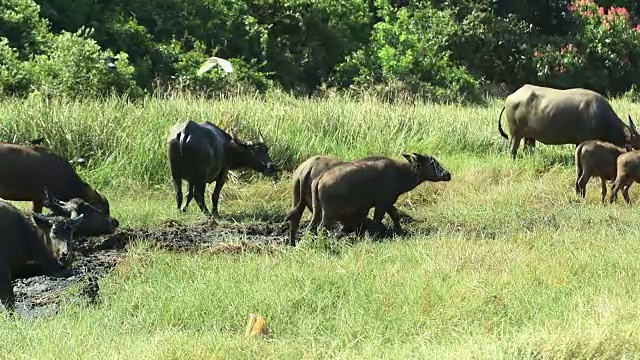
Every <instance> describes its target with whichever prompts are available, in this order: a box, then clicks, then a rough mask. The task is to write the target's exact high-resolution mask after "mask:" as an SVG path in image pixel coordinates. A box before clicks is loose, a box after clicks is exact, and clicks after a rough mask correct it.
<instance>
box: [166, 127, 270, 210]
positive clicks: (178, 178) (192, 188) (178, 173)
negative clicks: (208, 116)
mask: <svg viewBox="0 0 640 360" xmlns="http://www.w3.org/2000/svg"><path fill="white" fill-rule="evenodd" d="M167 157H168V159H169V168H170V170H171V177H172V179H173V185H174V188H175V193H176V204H177V207H178V209H180V210H181V211H183V212H184V211H186V209H187V206H189V202H191V199H192V198H194V197H195V200H196V203H197V204H198V206H199V207H200V210H202V212H203V213H205V214H211V215H217V213H218V199H219V198H220V190H222V186H223V185H224V183H225V182H226V180H227V174H228V172H229V170H234V169H240V168H249V169H253V170H255V171H258V172H260V173H262V174H264V175H267V176H268V175H275V173H276V171H277V169H276V166H275V164H274V163H273V161H272V160H271V158H270V157H269V147H268V146H267V144H265V142H264V139H263V138H262V135H260V139H259V140H258V141H257V142H251V141H244V140H241V139H239V138H238V137H237V136H236V135H235V132H234V131H233V130H231V134H227V133H226V132H225V131H224V130H222V129H220V128H219V127H218V126H216V125H214V124H212V123H210V122H208V121H205V122H202V123H196V122H194V121H191V120H187V121H185V122H182V123H179V124H176V125H174V126H173V127H172V128H171V129H170V132H169V136H168V137H167ZM182 180H186V181H187V182H188V186H189V187H188V192H187V199H186V202H185V204H184V207H182V208H180V206H181V204H182ZM214 181H215V182H216V186H215V188H214V189H213V193H212V195H211V202H212V204H211V213H209V211H208V209H207V205H206V204H205V200H204V192H205V188H206V184H210V183H212V182H214Z"/></svg>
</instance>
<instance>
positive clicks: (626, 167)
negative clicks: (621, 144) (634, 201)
mask: <svg viewBox="0 0 640 360" xmlns="http://www.w3.org/2000/svg"><path fill="white" fill-rule="evenodd" d="M634 182H640V150H632V151H629V152H626V153H624V154H622V155H620V156H619V157H618V159H617V160H616V179H615V181H614V182H613V186H612V189H611V197H610V198H609V202H611V203H613V202H615V201H616V200H617V199H618V191H620V190H622V196H623V197H624V200H625V201H626V202H627V204H631V198H629V188H630V187H631V185H633V183H634Z"/></svg>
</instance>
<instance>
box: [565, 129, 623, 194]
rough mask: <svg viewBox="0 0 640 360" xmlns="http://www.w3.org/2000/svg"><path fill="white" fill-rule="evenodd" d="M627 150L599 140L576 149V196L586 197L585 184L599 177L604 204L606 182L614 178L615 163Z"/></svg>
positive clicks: (582, 144) (583, 144) (580, 145)
mask: <svg viewBox="0 0 640 360" xmlns="http://www.w3.org/2000/svg"><path fill="white" fill-rule="evenodd" d="M627 151H628V149H626V148H621V147H618V146H616V145H613V144H611V143H608V142H605V141H600V140H587V141H584V142H582V143H580V144H579V145H578V146H577V147H576V152H575V163H576V183H575V189H576V194H578V195H580V196H582V197H583V198H584V197H586V196H587V183H589V180H591V178H592V177H594V176H598V177H600V182H601V185H602V190H601V198H602V202H603V203H604V200H605V197H606V196H607V180H609V181H613V180H615V178H616V161H617V159H618V157H619V156H620V155H622V154H624V153H626V152H627Z"/></svg>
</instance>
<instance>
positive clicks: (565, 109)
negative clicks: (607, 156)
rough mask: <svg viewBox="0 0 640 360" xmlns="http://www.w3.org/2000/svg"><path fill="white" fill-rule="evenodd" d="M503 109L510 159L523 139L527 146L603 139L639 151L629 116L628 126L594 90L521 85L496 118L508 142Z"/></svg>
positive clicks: (636, 136) (508, 98)
mask: <svg viewBox="0 0 640 360" xmlns="http://www.w3.org/2000/svg"><path fill="white" fill-rule="evenodd" d="M505 110H506V112H507V130H508V131H509V135H510V136H511V149H510V152H511V158H513V159H515V158H516V153H517V152H518V147H519V146H520V141H521V140H522V139H523V138H524V139H525V143H526V145H529V146H534V144H535V141H536V140H537V141H540V142H541V143H543V144H548V145H560V144H575V145H576V146H577V145H578V144H580V143H581V142H583V141H587V140H602V141H606V142H609V143H612V144H614V145H616V146H619V147H624V146H625V145H627V144H631V146H632V147H633V148H640V134H638V131H637V130H636V127H635V125H634V123H633V121H632V120H631V116H629V125H628V126H627V125H626V124H625V123H624V122H622V120H621V119H620V118H619V117H618V115H616V113H615V112H614V111H613V108H612V107H611V105H610V104H609V101H607V99H605V98H604V97H603V96H602V95H600V94H598V93H597V92H595V91H591V90H587V89H581V88H575V89H567V90H559V89H553V88H547V87H541V86H535V85H530V84H526V85H524V86H522V87H521V88H520V89H518V90H516V91H515V92H514V93H512V94H511V95H509V96H507V98H506V100H505V105H504V107H503V108H502V111H500V116H499V117H498V131H499V132H500V135H502V137H504V138H505V139H507V140H508V139H509V137H508V136H507V134H505V132H504V131H503V130H502V124H501V119H502V113H503V112H504V111H505ZM527 142H528V144H527Z"/></svg>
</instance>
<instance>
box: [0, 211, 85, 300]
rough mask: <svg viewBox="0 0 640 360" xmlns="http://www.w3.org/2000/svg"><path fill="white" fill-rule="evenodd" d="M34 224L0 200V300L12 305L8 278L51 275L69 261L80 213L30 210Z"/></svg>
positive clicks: (71, 257) (71, 258)
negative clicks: (72, 215)
mask: <svg viewBox="0 0 640 360" xmlns="http://www.w3.org/2000/svg"><path fill="white" fill-rule="evenodd" d="M32 218H33V221H34V222H35V225H34V224H33V223H31V221H30V220H29V219H28V218H27V217H26V216H25V214H23V213H22V212H21V211H20V210H18V209H17V208H16V207H14V206H13V205H11V204H9V203H7V202H4V201H0V301H2V303H3V304H4V305H5V307H6V308H7V309H8V310H13V309H14V306H15V294H14V292H13V286H12V285H11V281H13V280H15V279H17V278H22V277H29V276H35V275H54V274H55V273H56V272H58V271H59V270H61V269H62V268H64V267H68V266H69V265H70V264H71V262H72V261H73V247H72V242H73V235H74V234H73V232H74V229H75V228H76V227H77V226H78V225H79V224H81V223H82V221H83V216H82V215H80V216H79V217H77V218H73V219H69V218H66V217H63V216H46V215H42V214H39V213H33V214H32Z"/></svg>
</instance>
